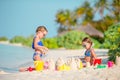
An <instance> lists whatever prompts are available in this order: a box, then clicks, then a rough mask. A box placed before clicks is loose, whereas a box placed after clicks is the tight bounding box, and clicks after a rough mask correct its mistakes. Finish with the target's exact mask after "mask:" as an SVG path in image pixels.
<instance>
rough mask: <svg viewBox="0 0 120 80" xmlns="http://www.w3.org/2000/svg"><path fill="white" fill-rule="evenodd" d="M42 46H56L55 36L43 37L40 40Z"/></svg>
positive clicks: (51, 47)
mask: <svg viewBox="0 0 120 80" xmlns="http://www.w3.org/2000/svg"><path fill="white" fill-rule="evenodd" d="M42 42H43V44H44V46H46V47H47V48H50V49H55V48H58V44H57V37H54V38H45V39H43V40H42Z"/></svg>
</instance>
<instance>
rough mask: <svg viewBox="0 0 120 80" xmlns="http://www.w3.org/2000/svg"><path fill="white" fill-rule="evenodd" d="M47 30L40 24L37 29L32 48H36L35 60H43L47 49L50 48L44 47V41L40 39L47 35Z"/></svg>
mask: <svg viewBox="0 0 120 80" xmlns="http://www.w3.org/2000/svg"><path fill="white" fill-rule="evenodd" d="M47 32H48V31H47V29H46V28H45V27H44V26H39V27H38V28H37V29H36V35H35V37H34V39H33V43H32V48H33V49H34V50H35V53H34V54H33V60H34V61H38V60H41V57H42V55H43V54H45V53H46V51H47V50H48V48H46V47H44V46H43V44H42V42H41V41H40V40H41V39H42V38H44V37H45V35H46V34H47Z"/></svg>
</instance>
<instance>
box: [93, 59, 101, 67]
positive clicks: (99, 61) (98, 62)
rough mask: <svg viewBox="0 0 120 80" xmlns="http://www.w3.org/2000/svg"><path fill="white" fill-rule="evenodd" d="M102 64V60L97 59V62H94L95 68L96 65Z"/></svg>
mask: <svg viewBox="0 0 120 80" xmlns="http://www.w3.org/2000/svg"><path fill="white" fill-rule="evenodd" d="M101 62H102V60H101V59H95V61H94V66H95V65H96V64H99V65H100V64H101Z"/></svg>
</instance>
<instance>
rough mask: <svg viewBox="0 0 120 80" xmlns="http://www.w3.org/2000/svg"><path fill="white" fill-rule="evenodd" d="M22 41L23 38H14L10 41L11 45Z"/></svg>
mask: <svg viewBox="0 0 120 80" xmlns="http://www.w3.org/2000/svg"><path fill="white" fill-rule="evenodd" d="M24 41H25V38H24V37H23V36H15V37H13V38H12V39H11V40H10V42H11V43H22V42H24Z"/></svg>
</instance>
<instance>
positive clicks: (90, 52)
mask: <svg viewBox="0 0 120 80" xmlns="http://www.w3.org/2000/svg"><path fill="white" fill-rule="evenodd" d="M82 46H83V47H84V48H86V51H85V58H84V59H85V61H86V63H90V64H91V65H93V62H94V60H95V59H96V54H95V51H94V49H93V48H92V41H91V39H89V38H88V37H85V38H84V39H83V40H82Z"/></svg>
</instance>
